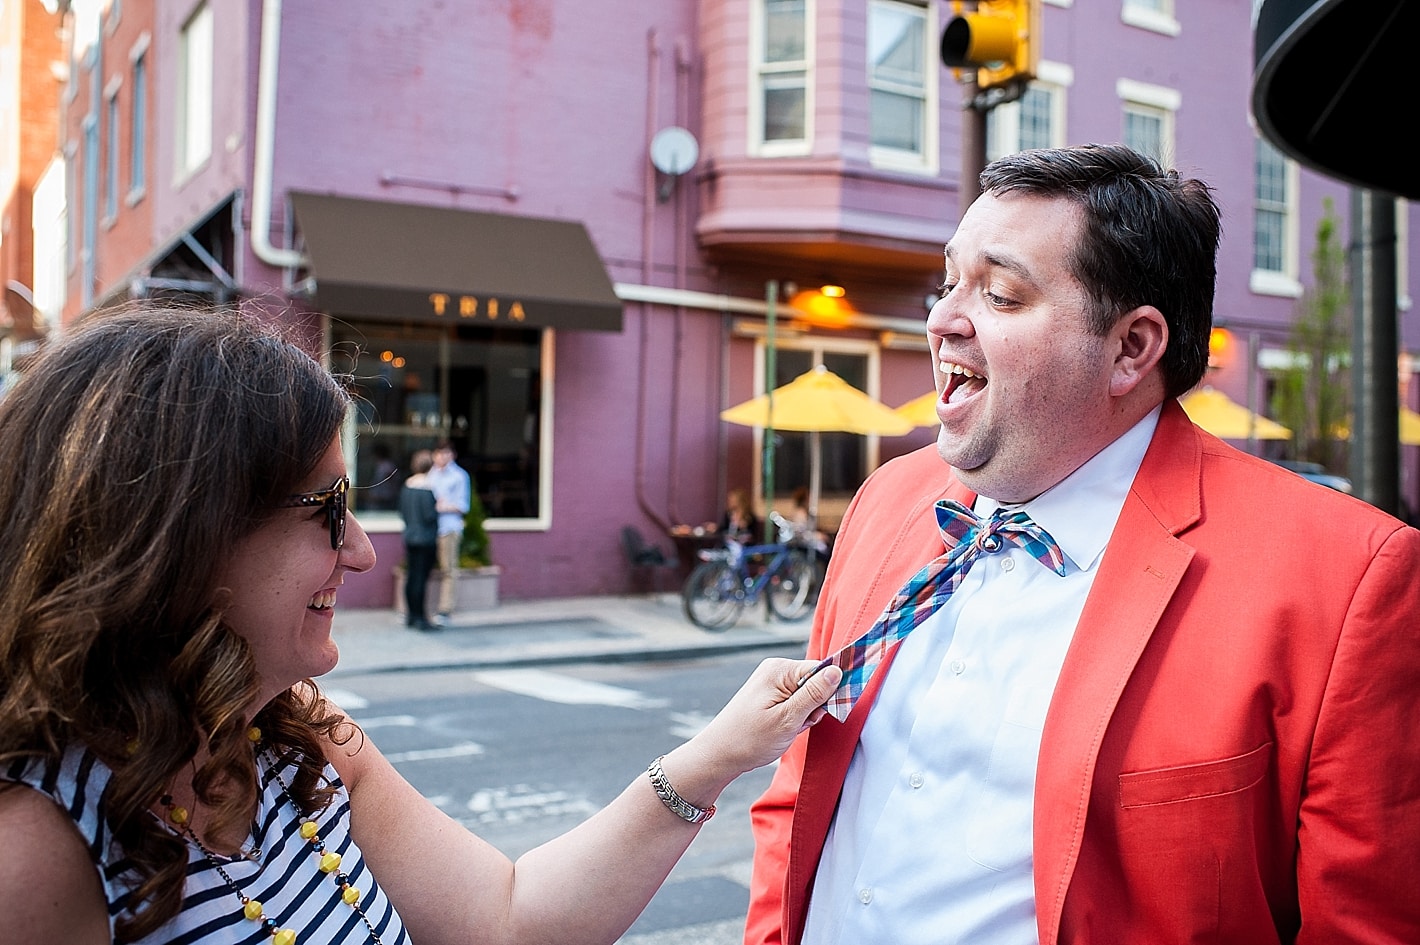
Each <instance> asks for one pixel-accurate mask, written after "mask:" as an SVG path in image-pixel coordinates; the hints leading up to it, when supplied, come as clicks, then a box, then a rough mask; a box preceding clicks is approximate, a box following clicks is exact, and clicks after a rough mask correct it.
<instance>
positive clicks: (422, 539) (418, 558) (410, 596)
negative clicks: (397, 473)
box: [399, 450, 439, 630]
mask: <svg viewBox="0 0 1420 945" xmlns="http://www.w3.org/2000/svg"><path fill="white" fill-rule="evenodd" d="M433 465H434V459H433V455H432V454H431V453H430V452H429V451H428V450H417V451H416V452H415V453H414V455H413V456H412V457H410V460H409V468H410V471H411V472H412V475H411V476H410V477H409V478H408V479H406V480H405V481H404V486H403V488H401V489H400V491H399V515H400V518H402V519H403V520H404V623H405V626H407V627H410V628H412V629H415V630H433V629H436V628H435V627H434V625H433V624H432V623H430V622H429V612H428V610H427V609H426V607H425V601H424V598H425V596H426V595H425V591H426V590H427V588H428V585H429V575H430V574H431V573H433V571H434V565H435V564H436V563H437V562H438V556H439V553H438V537H439V512H438V508H437V506H436V503H435V500H434V492H433V490H432V489H430V488H429V477H428V475H427V473H428V472H429V470H430V468H431V467H432V466H433Z"/></svg>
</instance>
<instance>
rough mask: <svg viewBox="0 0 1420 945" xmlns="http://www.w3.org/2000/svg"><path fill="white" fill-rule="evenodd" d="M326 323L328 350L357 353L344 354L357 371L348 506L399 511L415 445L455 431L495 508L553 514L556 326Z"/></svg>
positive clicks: (458, 448)
mask: <svg viewBox="0 0 1420 945" xmlns="http://www.w3.org/2000/svg"><path fill="white" fill-rule="evenodd" d="M330 330H331V342H332V343H331V349H330V350H331V352H332V357H335V356H337V355H338V356H339V357H340V358H352V359H358V360H356V361H354V362H353V363H346V362H342V363H340V364H339V368H340V369H341V370H342V372H344V371H346V370H348V371H349V373H350V375H351V376H352V377H355V378H357V380H356V381H355V384H354V390H353V391H352V392H353V393H354V394H355V403H356V404H357V405H358V406H357V407H356V408H355V409H354V412H353V416H352V418H351V422H352V423H353V425H354V429H353V431H350V432H353V437H350V438H349V441H350V442H353V443H354V444H355V447H354V451H355V462H354V464H353V468H352V472H351V474H350V477H351V482H352V483H354V484H355V485H356V486H358V487H359V488H357V489H352V490H351V492H350V502H351V505H352V507H354V508H355V509H357V510H358V511H360V512H361V513H365V512H392V510H394V509H395V508H397V505H398V499H399V487H400V484H401V483H402V482H403V481H404V479H405V478H406V477H407V476H408V475H409V468H410V459H411V457H412V456H413V454H414V452H415V451H417V450H423V449H432V448H433V446H434V445H435V444H436V443H437V442H439V441H440V440H443V439H448V440H449V441H450V442H452V443H453V444H454V450H455V453H456V454H457V456H458V463H459V465H460V466H463V467H464V469H466V470H468V472H469V474H470V475H471V476H472V477H473V480H474V483H475V488H476V489H477V491H478V496H479V498H480V499H481V500H482V502H483V505H484V508H485V509H486V510H487V512H488V514H489V516H490V517H492V518H496V519H503V520H507V521H505V522H504V524H509V523H516V522H519V521H521V523H522V525H523V526H528V525H530V524H531V523H535V522H542V524H544V525H545V524H546V521H547V520H548V517H549V515H550V502H549V499H550V489H551V482H552V480H551V470H550V467H549V466H548V463H547V458H548V455H549V450H550V448H551V439H550V436H551V433H550V431H551V428H552V427H551V423H552V412H551V411H552V387H551V384H552V375H551V367H552V359H553V355H554V352H553V337H552V330H551V329H537V328H502V327H499V328H493V327H490V326H481V325H453V324H450V325H420V324H412V323H409V322H404V321H398V320H389V321H365V320H351V321H349V322H346V321H340V320H335V319H332V320H331V325H330ZM392 518H393V517H392V516H391V519H392ZM515 527H516V526H515Z"/></svg>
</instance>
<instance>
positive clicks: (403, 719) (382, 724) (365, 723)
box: [355, 715, 419, 728]
mask: <svg viewBox="0 0 1420 945" xmlns="http://www.w3.org/2000/svg"><path fill="white" fill-rule="evenodd" d="M355 724H356V725H358V726H360V727H361V728H394V727H399V728H413V727H414V726H416V725H418V724H419V720H418V719H417V718H415V717H414V716H412V715H376V716H374V717H372V718H368V719H356V720H355Z"/></svg>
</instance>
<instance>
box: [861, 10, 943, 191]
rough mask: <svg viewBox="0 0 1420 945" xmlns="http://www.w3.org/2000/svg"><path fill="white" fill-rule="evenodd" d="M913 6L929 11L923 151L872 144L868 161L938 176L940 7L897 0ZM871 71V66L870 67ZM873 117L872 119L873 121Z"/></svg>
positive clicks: (869, 86) (924, 52) (901, 169)
mask: <svg viewBox="0 0 1420 945" xmlns="http://www.w3.org/2000/svg"><path fill="white" fill-rule="evenodd" d="M896 2H899V3H904V4H905V5H910V6H919V7H922V8H923V12H924V13H925V14H926V18H925V25H924V27H923V33H924V40H925V43H926V49H925V50H924V51H923V62H924V63H925V70H926V74H925V75H924V76H923V77H922V81H923V91H924V93H925V94H924V95H923V97H922V109H923V116H922V150H921V151H904V150H902V149H901V148H889V147H884V146H882V145H876V144H875V145H871V146H870V147H869V149H868V162H869V163H870V164H872V165H873V166H874V167H881V168H884V169H886V170H894V171H906V172H908V173H912V174H927V175H930V176H933V177H935V176H936V175H937V172H938V170H940V161H941V154H940V150H941V149H940V148H939V146H938V145H939V143H940V139H941V130H940V126H939V123H938V122H939V118H938V116H939V115H940V114H941V105H940V104H939V101H940V99H939V96H940V85H941V83H940V82H938V81H937V76H938V74H939V73H940V71H941V70H940V69H939V68H938V66H939V64H940V61H939V56H940V52H939V50H938V47H937V43H936V42H934V39H935V38H938V37H939V36H940V30H939V27H938V25H937V8H936V7H935V6H933V5H932V4H930V3H928V4H922V3H918V2H916V0H896ZM869 69H870V71H871V67H869ZM868 95H869V106H868V107H869V109H870V110H871V108H872V105H871V99H872V76H871V75H869V76H868ZM871 120H872V119H871V117H870V118H869V121H871Z"/></svg>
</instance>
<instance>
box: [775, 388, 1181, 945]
mask: <svg viewBox="0 0 1420 945" xmlns="http://www.w3.org/2000/svg"><path fill="white" fill-rule="evenodd" d="M1158 417H1159V410H1158V409H1155V410H1154V411H1153V412H1152V413H1150V414H1149V415H1148V416H1147V417H1145V418H1144V419H1143V420H1141V421H1140V422H1139V423H1138V424H1136V425H1135V426H1134V427H1133V428H1132V429H1131V430H1129V431H1128V432H1127V433H1125V434H1124V435H1123V436H1121V437H1120V438H1119V439H1117V440H1115V441H1114V442H1113V443H1112V444H1110V445H1109V446H1108V447H1106V448H1105V449H1104V450H1102V451H1100V452H1099V453H1098V454H1096V455H1095V456H1094V457H1093V458H1092V459H1090V460H1089V462H1087V463H1085V464H1084V465H1083V466H1081V467H1080V468H1079V469H1077V470H1076V471H1075V472H1074V473H1072V474H1071V475H1070V476H1069V477H1068V478H1066V479H1065V480H1064V481H1063V482H1061V483H1060V484H1059V485H1057V486H1055V487H1054V488H1053V489H1051V490H1050V491H1049V492H1046V493H1044V494H1042V495H1040V496H1038V497H1037V498H1035V499H1032V500H1031V501H1030V502H1027V503H1024V504H1023V505H1022V506H1020V508H1024V509H1025V511H1026V512H1028V513H1029V514H1030V516H1031V518H1032V519H1033V520H1034V521H1035V522H1036V523H1037V524H1038V525H1040V526H1041V527H1042V528H1044V529H1045V530H1046V531H1047V532H1049V533H1050V535H1051V537H1053V538H1054V539H1055V541H1056V542H1057V544H1059V545H1060V548H1061V550H1062V551H1063V552H1064V554H1065V568H1066V575H1065V577H1063V578H1062V577H1060V576H1059V575H1058V574H1056V573H1055V572H1053V571H1051V570H1050V569H1049V568H1047V567H1046V566H1044V565H1042V564H1041V563H1040V562H1039V561H1037V560H1036V559H1035V558H1033V557H1032V556H1031V555H1030V553H1029V552H1027V551H1025V550H1024V549H1022V548H1020V547H1019V546H1017V545H1015V544H1012V543H1009V542H1008V543H1006V545H1005V550H1003V551H1001V552H999V553H996V554H989V555H984V556H982V557H981V558H979V559H978V560H977V561H976V562H975V563H974V564H973V566H972V567H971V569H970V571H969V572H968V574H967V575H966V577H965V578H964V579H963V581H962V583H961V585H960V586H959V587H958V588H957V590H956V591H955V592H954V593H953V594H952V596H951V597H950V598H948V600H947V602H946V603H945V604H944V605H943V606H942V607H941V608H940V609H939V610H938V611H937V612H936V613H934V614H933V615H932V616H930V617H928V618H927V619H926V620H925V621H924V622H923V623H922V624H921V626H919V627H917V628H916V629H915V630H914V631H912V633H910V634H909V635H908V636H907V637H906V639H904V640H903V641H902V643H901V644H900V649H899V652H898V654H897V657H896V658H895V660H894V661H893V663H892V666H891V667H890V670H889V672H888V676H887V678H886V679H884V680H883V684H882V689H881V691H880V692H879V694H878V697H877V700H876V701H875V702H874V703H873V706H872V709H871V711H870V712H869V714H868V718H867V721H866V724H865V725H864V727H863V731H862V734H861V736H860V738H859V741H858V747H857V749H856V750H855V751H854V754H853V760H852V762H851V764H850V765H849V768H848V774H847V777H846V778H845V779H844V783H843V794H842V798H841V799H840V801H839V805H838V810H837V812H836V813H835V815H834V820H833V825H832V827H831V828H830V830H829V834H828V838H827V842H826V843H825V845H824V851H823V856H822V858H821V859H820V861H819V867H818V874H817V878H816V880H815V883H814V888H813V894H812V897H811V899H810V901H809V908H808V916H807V924H806V926H805V929H804V938H803V941H804V942H805V943H806V945H828V943H841V945H850V943H852V945H861V943H867V942H892V943H897V945H914V943H927V942H931V943H952V942H969V943H972V945H1034V943H1036V942H1037V941H1038V939H1037V935H1036V923H1035V889H1034V885H1033V878H1032V873H1031V848H1032V842H1031V815H1032V809H1033V802H1034V791H1035V771H1036V758H1037V755H1038V753H1039V751H1040V735H1041V730H1042V728H1043V727H1044V724H1045V713H1046V710H1047V709H1048V708H1049V706H1050V696H1051V693H1052V692H1053V691H1054V689H1055V682H1056V680H1057V679H1058V678H1059V675H1060V667H1061V664H1062V663H1063V662H1064V659H1065V651H1066V649H1067V648H1068V647H1069V645H1070V639H1071V637H1072V636H1073V635H1074V632H1075V624H1076V623H1077V622H1078V621H1079V617H1080V611H1081V610H1082V609H1083V608H1084V605H1085V598H1086V596H1087V595H1088V594H1089V591H1090V585H1091V583H1092V582H1093V580H1094V575H1095V573H1096V571H1097V565H1098V563H1099V560H1100V558H1101V557H1102V555H1103V552H1104V548H1105V544H1106V542H1108V540H1109V536H1110V533H1111V532H1112V531H1113V530H1114V525H1115V522H1116V521H1117V520H1118V518H1119V512H1120V509H1121V508H1122V507H1123V505H1124V499H1125V496H1126V495H1127V494H1128V491H1129V486H1130V484H1131V483H1132V482H1133V481H1134V475H1135V473H1137V472H1138V470H1139V465H1140V463H1141V462H1142V461H1143V459H1144V453H1145V451H1146V450H1147V449H1148V446H1149V441H1150V440H1151V439H1152V437H1153V434H1154V427H1155V425H1156V424H1157V422H1158ZM997 507H998V504H997V503H996V502H995V501H994V500H992V499H989V498H986V497H978V499H977V501H976V506H975V511H976V513H977V514H978V515H981V516H983V517H985V516H988V515H990V514H991V513H992V512H994V511H995V510H996V509H997ZM923 564H926V562H923ZM824 724H832V723H831V722H827V723H824Z"/></svg>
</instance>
